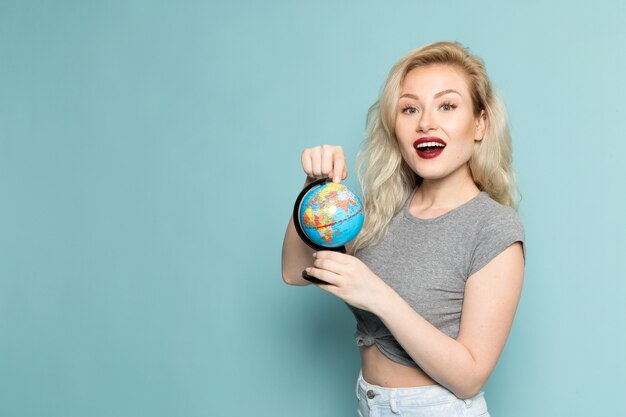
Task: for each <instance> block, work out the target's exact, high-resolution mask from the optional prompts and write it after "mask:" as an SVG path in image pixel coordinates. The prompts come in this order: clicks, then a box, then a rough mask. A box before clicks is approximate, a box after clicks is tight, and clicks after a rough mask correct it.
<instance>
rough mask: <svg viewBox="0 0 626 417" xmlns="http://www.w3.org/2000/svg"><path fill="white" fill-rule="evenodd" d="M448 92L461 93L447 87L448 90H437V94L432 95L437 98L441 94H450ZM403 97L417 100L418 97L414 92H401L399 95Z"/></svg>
mask: <svg viewBox="0 0 626 417" xmlns="http://www.w3.org/2000/svg"><path fill="white" fill-rule="evenodd" d="M450 93H455V94H458V95H461V93H459V92H458V91H456V90H455V89H452V88H450V89H448V90H443V91H440V92H438V93H437V94H435V96H434V97H435V98H438V97H441V96H443V95H446V94H450ZM403 97H408V98H412V99H414V100H419V97H418V96H416V95H415V94H411V93H404V94H402V95H401V96H400V98H403Z"/></svg>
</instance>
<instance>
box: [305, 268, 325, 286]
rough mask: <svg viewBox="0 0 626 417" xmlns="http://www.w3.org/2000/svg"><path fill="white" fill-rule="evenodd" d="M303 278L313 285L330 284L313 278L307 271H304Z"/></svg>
mask: <svg viewBox="0 0 626 417" xmlns="http://www.w3.org/2000/svg"><path fill="white" fill-rule="evenodd" d="M302 278H304V279H306V280H307V281H309V282H310V283H312V284H328V282H326V281H322V280H321V279H319V278H315V277H312V276H311V275H309V274H307V273H306V271H302Z"/></svg>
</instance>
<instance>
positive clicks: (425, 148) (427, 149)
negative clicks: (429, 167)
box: [413, 137, 446, 159]
mask: <svg viewBox="0 0 626 417" xmlns="http://www.w3.org/2000/svg"><path fill="white" fill-rule="evenodd" d="M445 147H446V143H445V142H444V141H443V140H441V139H439V138H437V137H430V138H421V139H418V140H416V141H415V142H413V148H415V151H416V152H417V156H419V157H420V158H423V159H432V158H435V157H437V156H439V155H440V154H441V152H443V149H444V148H445Z"/></svg>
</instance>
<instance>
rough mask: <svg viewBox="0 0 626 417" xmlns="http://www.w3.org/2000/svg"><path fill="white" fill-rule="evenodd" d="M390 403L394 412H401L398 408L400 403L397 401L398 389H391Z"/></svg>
mask: <svg viewBox="0 0 626 417" xmlns="http://www.w3.org/2000/svg"><path fill="white" fill-rule="evenodd" d="M389 405H390V406H391V412H392V413H394V414H398V413H400V411H399V410H398V404H397V403H396V390H395V389H394V390H391V393H390V396H389Z"/></svg>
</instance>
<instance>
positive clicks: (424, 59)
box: [351, 42, 518, 253]
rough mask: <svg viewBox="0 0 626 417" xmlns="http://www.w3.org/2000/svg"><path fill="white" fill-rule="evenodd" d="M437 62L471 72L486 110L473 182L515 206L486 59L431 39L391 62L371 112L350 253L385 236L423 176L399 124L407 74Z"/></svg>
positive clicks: (477, 99) (475, 101)
mask: <svg viewBox="0 0 626 417" xmlns="http://www.w3.org/2000/svg"><path fill="white" fill-rule="evenodd" d="M434 64H445V65H451V66H453V67H455V68H458V69H460V70H462V71H463V72H464V73H465V75H466V77H467V81H468V87H469V90H470V94H471V98H472V105H473V111H474V115H475V116H476V117H478V116H479V115H480V113H481V111H482V110H484V111H485V115H486V119H487V129H486V131H485V135H484V137H483V140H481V141H477V142H475V144H474V153H473V155H472V157H471V159H470V161H469V168H470V172H471V175H472V178H473V180H474V183H475V184H476V186H477V187H478V188H479V189H480V190H482V191H485V192H487V193H488V194H489V196H491V198H493V199H494V200H496V201H497V202H499V203H500V204H503V205H507V206H511V207H513V208H517V202H518V193H517V186H516V182H515V174H514V172H513V167H512V155H511V153H512V152H511V136H510V134H509V127H508V121H507V114H506V109H505V107H504V104H503V103H502V101H501V99H500V98H499V97H498V95H497V94H496V93H495V92H494V90H493V88H492V86H491V83H490V81H489V78H488V76H487V71H486V69H485V65H484V63H483V61H482V60H481V59H480V58H478V57H476V56H474V55H471V54H470V52H469V51H468V49H467V48H465V47H464V46H463V45H461V44H459V43H457V42H437V43H433V44H431V45H427V46H424V47H422V48H419V49H416V50H414V51H411V52H410V53H408V54H407V55H406V56H405V57H404V58H402V59H400V60H399V61H398V62H397V63H396V64H395V65H394V66H393V68H392V69H391V71H390V72H389V75H388V77H387V81H386V82H385V85H384V87H383V89H382V92H381V94H380V97H379V99H378V100H377V101H376V102H375V103H374V104H373V105H372V106H371V107H370V109H369V111H368V114H367V130H368V135H367V137H366V139H365V141H364V143H363V146H362V148H361V150H360V151H359V154H358V156H357V174H358V177H359V182H360V185H361V189H362V192H363V200H364V205H365V213H366V216H365V222H364V224H363V229H362V230H361V232H360V233H359V235H358V237H357V238H356V240H355V241H354V243H353V245H352V248H351V252H352V253H355V252H356V251H357V250H359V249H361V248H364V247H366V246H369V245H371V244H374V243H376V242H378V241H379V240H380V239H381V238H382V237H383V236H384V235H385V233H386V232H387V229H388V227H389V222H390V221H391V219H392V217H393V216H394V215H395V214H396V213H397V212H398V211H399V210H400V209H401V208H402V206H403V203H404V202H405V201H406V199H407V198H408V196H409V194H410V193H411V191H412V190H413V189H414V188H415V187H416V186H418V185H419V184H420V183H421V181H422V178H421V177H419V176H418V175H417V174H415V173H414V172H413V171H412V170H411V168H410V167H409V166H408V165H407V164H406V162H405V161H404V159H403V158H402V155H401V154H400V149H399V147H398V142H397V140H396V136H395V123H396V115H397V106H398V100H399V96H400V91H401V86H402V82H403V81H404V78H405V77H406V75H407V74H408V73H409V72H410V71H411V70H413V69H415V68H417V67H421V66H427V65H434Z"/></svg>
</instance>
